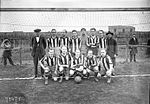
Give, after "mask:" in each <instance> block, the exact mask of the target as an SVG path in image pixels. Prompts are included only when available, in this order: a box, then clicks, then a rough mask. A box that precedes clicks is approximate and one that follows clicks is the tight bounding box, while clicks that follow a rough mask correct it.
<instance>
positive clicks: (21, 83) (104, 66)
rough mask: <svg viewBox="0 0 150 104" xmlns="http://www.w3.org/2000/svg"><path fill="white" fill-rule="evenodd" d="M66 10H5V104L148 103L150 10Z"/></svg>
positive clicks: (0, 29)
mask: <svg viewBox="0 0 150 104" xmlns="http://www.w3.org/2000/svg"><path fill="white" fill-rule="evenodd" d="M60 10H61V9H60ZM60 10H59V9H58V10H57V9H56V10H55V9H49V11H44V10H43V9H42V10H41V11H39V12H37V11H35V10H34V9H33V11H26V10H25V9H23V11H25V12H22V11H13V12H10V11H9V12H7V11H6V10H3V11H2V12H1V15H0V17H1V23H0V104H148V102H149V88H150V84H149V80H150V64H149V62H150V24H149V22H150V21H149V17H150V12H149V11H144V10H145V9H144V10H143V9H141V11H107V12H106V11H105V12H104V11H98V10H99V9H96V10H97V11H93V10H91V9H89V10H87V11H86V10H84V11H80V9H79V10H76V9H75V10H74V9H70V10H69V9H68V10H64V11H60ZM73 10H74V11H73ZM90 10H91V11H90ZM43 11H44V12H43Z"/></svg>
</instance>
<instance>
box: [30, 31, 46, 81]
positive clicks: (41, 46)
mask: <svg viewBox="0 0 150 104" xmlns="http://www.w3.org/2000/svg"><path fill="white" fill-rule="evenodd" d="M40 31H41V29H35V30H34V32H35V34H36V35H35V36H34V37H33V38H32V40H31V49H32V52H31V55H32V57H33V62H34V67H35V78H36V77H37V75H38V62H39V60H41V58H42V57H43V56H44V55H45V48H46V40H45V37H43V36H42V35H41V34H40ZM41 74H42V76H43V74H44V70H43V69H42V68H41Z"/></svg>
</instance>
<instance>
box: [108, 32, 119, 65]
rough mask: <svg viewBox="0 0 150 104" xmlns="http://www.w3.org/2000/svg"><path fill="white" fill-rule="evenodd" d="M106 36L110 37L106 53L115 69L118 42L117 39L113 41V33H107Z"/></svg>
mask: <svg viewBox="0 0 150 104" xmlns="http://www.w3.org/2000/svg"><path fill="white" fill-rule="evenodd" d="M106 35H107V36H108V38H107V41H106V43H107V50H106V52H107V54H108V55H109V56H110V57H111V60H112V63H113V67H115V65H116V56H117V55H118V49H117V41H116V40H115V39H113V33H111V32H110V31H109V32H108V33H106Z"/></svg>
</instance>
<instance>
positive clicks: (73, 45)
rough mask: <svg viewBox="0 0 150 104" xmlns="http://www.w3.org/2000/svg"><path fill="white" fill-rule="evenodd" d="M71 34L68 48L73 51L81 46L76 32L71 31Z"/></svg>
mask: <svg viewBox="0 0 150 104" xmlns="http://www.w3.org/2000/svg"><path fill="white" fill-rule="evenodd" d="M72 34H73V36H72V37H71V39H70V48H71V52H72V53H75V51H76V50H79V49H80V48H81V39H80V38H79V37H78V33H77V31H76V30H73V31H72Z"/></svg>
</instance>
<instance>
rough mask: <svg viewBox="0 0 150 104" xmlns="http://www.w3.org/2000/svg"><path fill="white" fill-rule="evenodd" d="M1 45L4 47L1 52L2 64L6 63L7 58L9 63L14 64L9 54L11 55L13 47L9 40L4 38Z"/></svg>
mask: <svg viewBox="0 0 150 104" xmlns="http://www.w3.org/2000/svg"><path fill="white" fill-rule="evenodd" d="M1 47H2V48H4V52H3V56H2V58H3V62H4V66H6V65H7V59H8V60H9V63H10V64H11V65H13V66H14V62H13V60H12V58H11V56H12V53H11V52H12V48H13V47H12V44H11V42H10V41H9V40H8V39H5V40H4V41H3V42H2V44H1Z"/></svg>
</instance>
